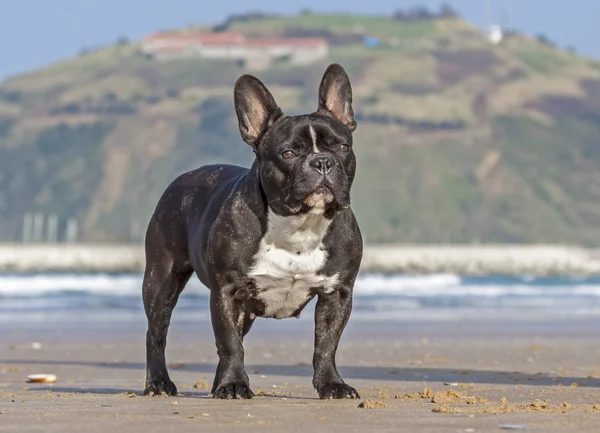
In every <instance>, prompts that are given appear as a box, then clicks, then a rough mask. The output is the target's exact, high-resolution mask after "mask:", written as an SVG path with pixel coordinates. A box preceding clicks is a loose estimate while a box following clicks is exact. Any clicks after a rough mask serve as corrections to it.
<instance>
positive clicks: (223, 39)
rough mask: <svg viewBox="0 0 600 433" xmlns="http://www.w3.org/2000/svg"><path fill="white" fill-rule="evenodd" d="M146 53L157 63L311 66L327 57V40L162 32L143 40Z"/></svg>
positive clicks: (235, 34)
mask: <svg viewBox="0 0 600 433" xmlns="http://www.w3.org/2000/svg"><path fill="white" fill-rule="evenodd" d="M141 50H142V52H143V53H145V54H147V55H149V56H151V57H152V58H154V59H157V60H172V59H184V58H198V57H199V58H207V59H234V60H243V61H245V62H246V64H248V65H249V66H252V65H254V66H255V67H256V68H260V67H265V66H268V65H270V64H271V63H272V62H273V61H275V60H277V59H281V58H285V59H287V60H289V61H290V62H292V63H294V64H310V63H313V62H315V61H317V60H320V59H322V58H324V57H326V56H327V54H328V53H329V44H328V42H327V40H326V39H324V38H247V37H245V36H244V35H243V34H240V33H162V34H155V35H150V36H147V37H145V38H144V39H142V41H141Z"/></svg>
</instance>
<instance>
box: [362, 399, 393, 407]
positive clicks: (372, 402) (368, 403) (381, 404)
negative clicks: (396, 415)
mask: <svg viewBox="0 0 600 433" xmlns="http://www.w3.org/2000/svg"><path fill="white" fill-rule="evenodd" d="M358 407H359V408H361V409H381V408H384V407H388V405H387V404H385V403H384V402H382V401H379V400H371V399H370V398H368V399H366V400H365V401H363V402H361V403H360V404H359V405H358Z"/></svg>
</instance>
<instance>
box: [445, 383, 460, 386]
mask: <svg viewBox="0 0 600 433" xmlns="http://www.w3.org/2000/svg"><path fill="white" fill-rule="evenodd" d="M444 385H446V386H458V383H457V382H444Z"/></svg>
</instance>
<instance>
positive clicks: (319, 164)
mask: <svg viewBox="0 0 600 433" xmlns="http://www.w3.org/2000/svg"><path fill="white" fill-rule="evenodd" d="M310 166H311V167H314V168H315V169H316V170H317V171H318V172H319V173H321V174H327V173H329V172H330V171H331V160H330V159H329V158H328V157H327V156H326V155H317V156H315V157H314V158H313V160H312V161H311V162H310Z"/></svg>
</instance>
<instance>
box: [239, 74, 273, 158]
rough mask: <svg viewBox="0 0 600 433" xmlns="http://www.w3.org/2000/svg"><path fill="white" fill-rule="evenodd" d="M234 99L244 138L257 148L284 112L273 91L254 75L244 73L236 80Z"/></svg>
mask: <svg viewBox="0 0 600 433" xmlns="http://www.w3.org/2000/svg"><path fill="white" fill-rule="evenodd" d="M233 99H234V102H235V112H236V114H237V118H238V122H239V125H240V133H241V135H242V139H243V140H244V141H245V142H246V143H248V144H249V145H250V146H252V147H253V148H254V150H256V146H257V145H258V143H259V141H260V139H261V137H262V136H263V135H264V133H265V132H266V131H267V129H269V127H270V126H271V125H272V124H273V123H274V122H275V121H276V120H277V119H279V118H280V117H281V116H283V112H282V111H281V109H280V108H279V107H278V106H277V103H276V102H275V99H274V98H273V95H271V92H269V90H268V89H267V88H266V87H265V85H264V84H263V83H262V82H261V81H260V80H259V79H258V78H256V77H254V76H252V75H248V74H246V75H242V76H241V77H240V78H239V79H238V80H237V81H236V83H235V88H234V90H233Z"/></svg>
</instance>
